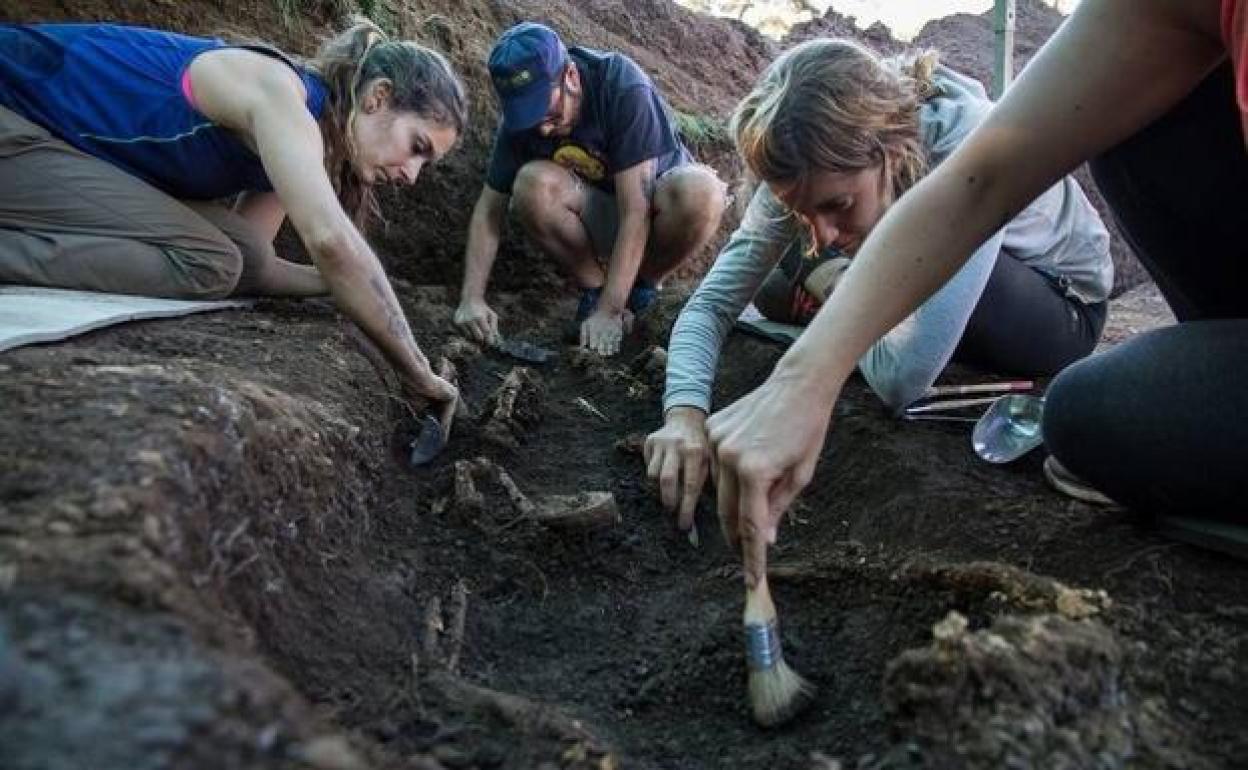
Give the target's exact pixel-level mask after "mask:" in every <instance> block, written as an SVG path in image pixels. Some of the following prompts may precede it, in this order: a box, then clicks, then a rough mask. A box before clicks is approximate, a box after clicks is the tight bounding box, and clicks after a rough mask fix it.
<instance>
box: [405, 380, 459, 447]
mask: <svg viewBox="0 0 1248 770" xmlns="http://www.w3.org/2000/svg"><path fill="white" fill-rule="evenodd" d="M438 376H439V377H441V378H442V379H444V380H447V381H448V382H451V383H455V379H456V378H455V367H454V366H453V365H452V364H451V362H450V361H449V360H447V359H446V358H443V359H442V360H441V362H440V363H439V365H438ZM458 406H459V403H458V399H453V400H451V401H447V402H445V403H442V404H437V405H434V406H432V407H430V408H429V411H427V412H425V414H424V416H422V417H421V418H420V420H419V422H418V425H419V427H418V428H417V431H416V438H414V439H412V443H411V446H410V449H411V452H412V453H411V455H409V456H408V462H409V463H411V464H412V465H413V466H420V465H424V464H426V463H428V462H429V461H430V460H432V459H433V458H435V457H437V456H438V455H439V454H441V453H442V450H443V449H444V448H446V442H447V439H449V438H450V437H451V422H452V421H453V420H454V419H455V409H456V407H458Z"/></svg>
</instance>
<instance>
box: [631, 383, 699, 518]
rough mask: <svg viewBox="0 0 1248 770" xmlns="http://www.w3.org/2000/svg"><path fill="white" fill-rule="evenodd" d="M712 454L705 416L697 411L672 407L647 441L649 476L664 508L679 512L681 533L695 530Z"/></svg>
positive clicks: (695, 408)
mask: <svg viewBox="0 0 1248 770" xmlns="http://www.w3.org/2000/svg"><path fill="white" fill-rule="evenodd" d="M709 450H710V447H709V445H708V444H707V440H706V412H703V411H702V410H701V409H698V408H697V407H692V406H677V407H673V408H672V409H671V410H670V411H669V412H668V413H667V416H666V417H665V418H664V420H663V427H662V428H659V429H658V430H656V431H655V432H654V433H651V434H650V435H649V436H647V437H646V444H645V448H644V453H643V456H644V457H645V462H646V475H647V476H649V477H650V480H651V481H657V482H658V484H659V499H660V500H661V501H662V502H663V507H664V508H666V509H667V510H669V511H676V526H678V527H679V528H680V529H681V531H685V530H688V529H689V528H690V527H692V526H693V513H694V510H695V508H696V507H697V504H698V495H699V494H700V493H701V491H702V484H703V483H705V481H706V472H707V466H708V462H709V458H710V451H709ZM678 505H679V507H678Z"/></svg>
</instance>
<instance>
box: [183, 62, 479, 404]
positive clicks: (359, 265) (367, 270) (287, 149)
mask: <svg viewBox="0 0 1248 770" xmlns="http://www.w3.org/2000/svg"><path fill="white" fill-rule="evenodd" d="M230 53H238V54H239V55H238V56H230V57H226V56H219V57H216V58H215V59H213V60H208V61H205V62H202V64H203V65H204V66H199V65H200V64H201V62H200V61H199V60H197V61H196V65H195V66H194V68H193V71H192V75H193V77H194V78H195V81H194V82H195V91H196V94H197V95H198V97H199V102H200V107H201V110H202V111H203V112H204V113H205V114H207V115H208V116H209V117H210V118H212V119H213V120H215V121H217V122H219V123H221V124H223V125H226V126H228V127H230V128H232V129H234V130H235V131H238V132H239V133H240V134H241V135H242V136H243V137H244V138H245V139H246V140H247V141H248V142H249V143H251V144H252V145H253V146H254V147H255V149H256V151H257V153H258V154H259V155H260V159H261V161H262V162H263V163H264V168H265V171H266V172H267V174H268V176H269V180H270V181H271V182H272V183H273V188H274V190H275V191H276V193H277V195H278V197H279V198H280V200H281V202H282V204H283V205H284V206H285V209H286V211H287V213H288V214H289V216H290V219H291V223H292V224H293V225H294V227H295V230H296V231H297V232H298V233H299V236H300V238H302V239H303V242H304V244H305V245H306V246H307V248H308V251H309V253H310V254H311V256H312V260H313V262H314V263H315V264H316V267H317V269H318V270H319V271H320V272H321V275H322V276H324V278H325V281H326V283H328V284H329V288H330V291H331V293H332V294H333V296H334V299H335V301H336V302H337V304H338V306H339V307H340V308H341V309H342V311H343V312H344V313H345V314H346V315H347V316H348V317H350V318H351V320H353V321H354V322H355V323H356V324H358V325H359V326H360V328H361V329H362V330H363V331H364V333H365V334H367V335H368V336H369V338H371V339H372V340H373V342H375V343H376V344H377V346H378V347H379V348H381V350H382V352H383V353H384V354H385V356H386V358H387V359H388V360H389V361H390V363H391V365H392V366H394V368H395V370H396V371H397V372H398V374H399V376H400V379H401V380H402V381H403V383H404V385H405V386H406V387H407V388H408V389H410V390H411V391H414V392H415V393H420V394H424V395H427V396H429V397H432V398H437V399H450V398H454V396H455V391H454V388H453V387H452V386H450V385H449V384H448V383H446V382H445V381H443V380H442V379H441V378H439V377H437V375H435V374H434V373H433V371H432V370H431V369H430V367H429V361H428V360H427V359H426V358H425V355H424V353H422V352H421V350H420V347H419V346H418V345H417V344H416V340H415V338H414V337H413V336H412V332H411V329H410V328H409V327H408V324H407V319H406V318H405V317H404V315H403V310H402V308H401V307H400V306H399V302H398V298H397V297H396V296H395V294H394V290H393V288H391V286H390V282H389V280H387V278H386V274H385V271H384V270H383V269H382V267H381V262H380V261H379V260H378V259H377V256H376V255H375V254H374V253H373V251H372V249H371V248H369V246H368V243H367V242H366V241H365V240H364V238H363V236H362V235H361V234H360V233H359V231H358V230H357V229H356V228H355V225H354V224H353V223H352V222H351V219H350V218H349V217H348V216H347V213H346V212H345V211H344V210H343V208H342V205H341V204H340V203H339V202H338V199H337V196H336V195H335V193H334V189H333V186H332V185H331V184H330V181H329V177H328V175H327V174H326V173H325V171H324V166H323V158H324V145H323V143H322V139H321V132H320V129H319V128H318V127H317V125H316V122H315V121H314V120H313V119H312V116H311V115H310V114H309V113H308V111H307V109H306V107H305V106H304V103H303V88H302V83H301V82H300V81H299V80H298V78H297V77H296V76H295V75H294V73H293V72H291V70H290V69H289V68H288V67H286V66H285V65H283V64H281V63H279V62H275V61H273V60H272V59H269V58H267V57H262V56H259V55H258V54H251V52H246V51H240V52H233V51H232V52H230ZM201 58H202V57H201Z"/></svg>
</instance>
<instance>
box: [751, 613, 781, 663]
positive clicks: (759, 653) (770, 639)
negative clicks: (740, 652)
mask: <svg viewBox="0 0 1248 770" xmlns="http://www.w3.org/2000/svg"><path fill="white" fill-rule="evenodd" d="M780 660H781V655H780V630H779V628H778V627H777V626H776V621H774V620H773V621H771V622H770V623H746V624H745V662H746V664H747V665H748V666H749V667H750V670H751V671H766V670H768V669H771V668H774V667H775V666H776V665H777V664H779V663H780Z"/></svg>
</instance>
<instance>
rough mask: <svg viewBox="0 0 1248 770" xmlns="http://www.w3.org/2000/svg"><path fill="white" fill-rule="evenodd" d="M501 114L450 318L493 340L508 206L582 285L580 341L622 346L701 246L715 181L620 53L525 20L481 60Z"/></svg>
mask: <svg viewBox="0 0 1248 770" xmlns="http://www.w3.org/2000/svg"><path fill="white" fill-rule="evenodd" d="M489 69H490V76H491V78H492V80H493V82H494V89H495V91H496V92H497V93H498V95H499V99H500V101H501V104H502V112H503V120H502V125H500V126H499V129H498V133H497V135H496V137H495V140H494V150H493V154H492V155H491V158H490V165H489V170H488V171H487V173H486V180H485V186H484V188H483V189H482V191H481V197H480V198H479V199H478V200H477V204H476V207H475V208H474V209H473V213H472V222H471V224H470V226H469V231H468V247H467V253H466V255H465V266H464V283H463V290H462V292H461V295H460V304H459V307H458V308H457V309H456V311H455V323H456V324H457V325H458V326H459V327H460V328H461V329H463V330H464V332H465V333H467V334H468V335H469V336H471V337H472V338H474V339H477V340H479V341H483V342H494V341H496V340H497V339H498V316H497V314H496V313H495V312H494V311H493V310H492V309H491V308H490V306H489V305H488V304H487V303H486V302H485V287H486V283H487V282H488V281H489V276H490V269H491V267H492V266H493V263H494V258H495V256H496V255H497V252H498V244H499V240H500V237H501V234H502V230H503V224H504V221H505V219H506V216H507V211H508V207H509V205H510V207H511V208H512V209H514V210H515V212H516V215H517V218H518V219H519V220H520V223H521V225H522V226H523V227H524V229H525V231H526V232H527V233H528V234H529V235H530V237H532V238H533V239H534V240H535V241H536V242H537V244H538V245H539V246H540V247H541V248H542V250H543V251H545V252H546V253H547V254H549V255H550V256H552V257H554V258H555V259H556V260H557V261H558V262H559V264H560V266H561V267H562V268H563V269H564V270H565V271H567V272H568V273H569V274H570V275H571V276H572V278H573V279H574V280H575V281H576V282H577V284H578V285H579V287H580V289H581V296H580V302H579V304H578V307H577V314H576V320H577V321H578V323H579V333H580V342H581V345H582V347H587V348H589V349H591V350H595V351H597V352H599V353H601V354H603V355H614V354H615V353H617V352H618V351H619V348H620V342H621V340H622V338H623V335H624V333H625V332H626V331H627V329H628V327H629V326H630V324H631V322H632V318H633V315H634V314H635V313H639V312H641V311H643V310H645V309H646V308H647V307H648V306H649V305H650V304H651V303H653V302H654V300H655V298H656V295H657V287H658V285H659V282H660V281H661V280H662V279H663V277H664V276H666V275H667V274H668V273H670V272H671V271H672V270H673V269H674V268H675V267H676V266H678V265H679V264H681V263H682V262H684V261H685V260H686V259H688V258H689V257H691V256H693V255H694V254H696V253H697V252H698V250H699V249H701V248H702V246H704V245H705V244H706V242H707V241H708V240H710V238H711V236H712V235H713V234H714V232H715V230H716V228H717V227H718V226H719V219H720V215H721V214H722V213H723V209H724V201H725V187H724V184H723V183H722V182H720V180H719V178H718V177H717V176H716V174H715V172H714V171H713V170H712V169H710V168H708V167H707V166H704V165H701V164H697V163H694V162H693V160H692V157H691V156H690V154H689V151H688V150H686V149H685V147H684V145H682V144H681V142H680V139H679V138H678V137H677V134H676V128H675V126H674V125H673V123H672V120H671V116H670V114H669V111H668V108H667V105H666V104H665V103H664V101H663V98H662V97H661V96H659V93H658V91H657V89H656V88H655V86H654V84H653V83H652V82H651V81H650V79H649V78H648V77H647V76H646V74H645V73H644V72H642V71H641V69H640V68H639V67H638V66H637V65H636V64H635V63H634V62H633V61H632V60H631V59H629V58H628V57H627V56H624V55H623V54H619V53H610V52H603V51H596V50H592V49H589V48H581V47H576V46H574V47H572V48H567V47H565V46H564V44H563V42H562V41H561V40H560V39H559V37H558V35H556V34H555V32H554V31H553V30H551V29H550V28H549V27H546V26H544V25H541V24H535V23H532V22H525V23H521V24H517V25H516V26H514V27H512V28H511V29H509V30H507V31H506V32H504V33H503V35H502V36H501V37H500V38H499V39H498V42H497V43H495V45H494V49H493V51H492V52H491V53H490V61H489Z"/></svg>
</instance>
